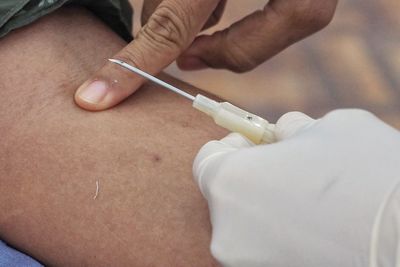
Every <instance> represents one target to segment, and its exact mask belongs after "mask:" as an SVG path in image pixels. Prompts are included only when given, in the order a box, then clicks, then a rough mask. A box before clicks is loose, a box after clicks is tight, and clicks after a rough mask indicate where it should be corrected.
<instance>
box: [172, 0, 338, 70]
mask: <svg viewBox="0 0 400 267" xmlns="http://www.w3.org/2000/svg"><path fill="white" fill-rule="evenodd" d="M336 3H337V0H328V1H318V0H308V1H297V0H292V1H290V0H275V1H270V3H269V4H267V5H266V6H265V8H264V9H263V10H260V11H256V12H254V13H252V14H250V15H249V16H247V17H245V18H244V19H242V20H241V21H239V22H237V23H235V24H233V25H232V26H231V27H229V28H227V29H225V30H223V31H219V32H216V33H214V34H212V35H203V36H199V37H198V38H196V39H195V41H194V42H193V44H192V45H191V46H190V47H189V49H188V50H187V51H186V52H185V53H184V54H182V56H181V57H180V58H179V59H178V61H177V63H178V66H179V67H180V68H182V69H185V70H195V69H203V68H206V67H211V68H226V69H230V70H232V71H235V72H245V71H248V70H251V69H253V68H255V67H256V66H258V65H259V64H261V63H262V62H264V61H265V60H267V59H269V58H270V57H272V56H274V55H276V54H277V53H279V52H280V51H282V50H283V49H285V48H286V47H288V46H290V45H291V44H293V43H295V42H297V41H299V40H301V39H302V38H304V37H306V36H308V35H310V34H312V33H314V32H316V31H318V30H320V29H322V28H323V27H325V26H326V25H327V24H328V23H329V22H330V21H331V19H332V16H333V14H334V11H335V8H336Z"/></svg>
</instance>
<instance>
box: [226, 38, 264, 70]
mask: <svg viewBox="0 0 400 267" xmlns="http://www.w3.org/2000/svg"><path fill="white" fill-rule="evenodd" d="M223 51H224V61H225V62H224V65H225V66H224V67H227V68H228V69H230V70H231V71H233V72H236V73H244V72H247V71H250V70H252V69H254V68H255V67H257V65H258V60H257V59H255V58H252V57H251V55H250V54H249V53H246V52H245V49H244V48H242V47H241V46H240V45H239V44H237V43H235V42H231V43H230V45H229V46H227V49H225V50H223Z"/></svg>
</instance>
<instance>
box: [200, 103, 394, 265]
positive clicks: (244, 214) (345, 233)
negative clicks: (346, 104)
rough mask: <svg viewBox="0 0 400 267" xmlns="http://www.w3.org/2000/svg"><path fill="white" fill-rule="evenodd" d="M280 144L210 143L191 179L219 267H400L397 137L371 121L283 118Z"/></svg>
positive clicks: (345, 116)
mask: <svg viewBox="0 0 400 267" xmlns="http://www.w3.org/2000/svg"><path fill="white" fill-rule="evenodd" d="M276 135H277V139H278V140H279V141H278V142H277V143H275V144H272V145H262V146H253V145H252V144H251V143H250V142H249V141H248V140H246V139H244V138H243V137H242V136H240V135H239V134H230V135H229V136H227V137H225V138H224V139H222V140H221V141H211V142H209V143H208V144H206V145H205V146H204V147H203V148H202V149H201V150H200V152H199V154H198V155H197V157H196V159H195V162H194V167H193V171H194V177H195V179H196V181H197V182H198V184H199V186H200V189H201V192H202V193H203V195H204V197H205V198H206V199H207V201H208V204H209V210H210V218H211V223H212V227H213V232H212V242H211V251H212V253H213V255H214V257H215V258H216V259H217V260H218V261H219V262H220V263H221V264H223V265H224V266H274V267H279V266H282V267H283V266H284V267H288V266H290V267H300V266H301V267H322V266H323V267H366V266H385V267H386V266H387V267H389V266H391V267H393V266H400V265H399V264H400V262H399V260H400V257H399V253H400V249H399V248H400V247H399V236H398V235H399V233H400V231H399V230H400V215H399V213H400V209H399V207H400V205H399V204H400V190H399V189H398V184H399V181H400V134H399V132H398V131H396V130H395V129H393V128H391V127H390V126H388V125H386V124H385V123H383V122H382V121H380V120H379V119H378V118H376V117H375V116H374V115H372V114H371V113H368V112H366V111H362V110H339V111H334V112H331V113H329V114H328V115H326V116H325V117H323V118H322V119H320V120H317V121H314V120H312V119H311V118H309V117H308V116H306V115H304V114H302V113H288V114H286V115H284V116H283V117H282V118H281V119H279V121H278V123H277V125H276Z"/></svg>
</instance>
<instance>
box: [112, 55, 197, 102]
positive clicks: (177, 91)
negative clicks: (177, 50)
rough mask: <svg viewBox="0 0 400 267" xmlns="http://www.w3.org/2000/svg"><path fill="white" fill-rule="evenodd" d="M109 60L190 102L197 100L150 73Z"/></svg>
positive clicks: (119, 61)
mask: <svg viewBox="0 0 400 267" xmlns="http://www.w3.org/2000/svg"><path fill="white" fill-rule="evenodd" d="M108 60H109V61H111V62H113V63H115V64H118V65H120V66H122V67H124V68H125V69H128V70H130V71H133V72H134V73H136V74H138V75H140V76H142V77H144V78H146V79H148V80H150V81H152V82H153V83H156V84H158V85H160V86H162V87H164V88H166V89H168V90H171V91H173V92H175V93H177V94H179V95H181V96H183V97H186V98H187V99H189V100H190V101H194V100H195V99H196V98H195V97H194V96H192V95H191V94H188V93H186V92H185V91H183V90H181V89H179V88H176V87H175V86H173V85H171V84H168V83H166V82H164V81H162V80H160V79H158V78H156V77H154V76H152V75H150V74H148V73H146V72H144V71H142V70H140V69H138V68H135V67H134V66H131V65H129V64H128V63H126V62H124V61H122V60H118V59H113V58H109V59H108Z"/></svg>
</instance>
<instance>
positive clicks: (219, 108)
mask: <svg viewBox="0 0 400 267" xmlns="http://www.w3.org/2000/svg"><path fill="white" fill-rule="evenodd" d="M109 61H111V62H113V63H115V64H118V65H120V66H122V67H124V68H125V69H127V70H130V71H132V72H134V73H136V74H138V75H140V76H142V77H144V78H146V79H148V80H150V81H152V82H154V83H156V84H158V85H160V86H162V87H164V88H166V89H169V90H171V91H173V92H175V93H177V94H179V95H181V96H183V97H186V98H187V99H189V100H191V101H193V107H194V108H196V109H198V110H200V111H202V112H204V113H205V114H207V115H209V116H211V117H212V118H213V119H214V122H215V123H216V124H217V125H219V126H221V127H223V128H225V129H227V130H229V131H231V132H237V133H240V134H242V135H244V136H245V137H247V138H248V139H249V140H251V141H252V142H253V143H255V144H262V143H265V144H269V143H273V142H275V134H274V130H275V125H274V124H271V123H269V122H268V121H267V120H265V119H263V118H261V117H259V116H257V115H254V114H252V113H250V112H247V111H245V110H243V109H241V108H238V107H236V106H234V105H232V104H231V103H228V102H217V101H215V100H212V99H210V98H208V97H206V96H203V95H201V94H198V95H196V97H194V96H193V95H191V94H188V93H186V92H185V91H183V90H181V89H179V88H177V87H175V86H173V85H171V84H169V83H166V82H164V81H162V80H160V79H158V78H156V77H154V76H152V75H150V74H148V73H146V72H144V71H142V70H140V69H138V68H135V67H133V66H131V65H129V64H128V63H126V62H124V61H122V60H119V59H111V58H110V59H109Z"/></svg>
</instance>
